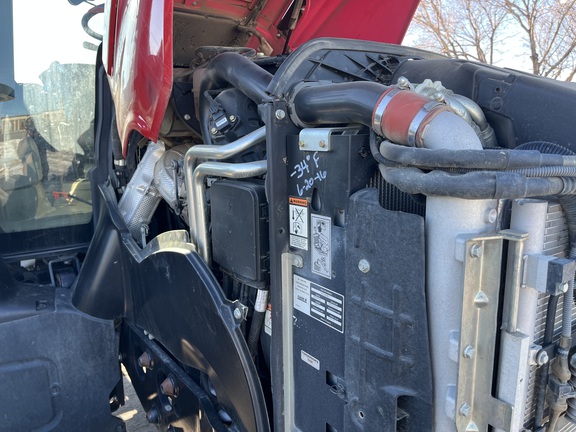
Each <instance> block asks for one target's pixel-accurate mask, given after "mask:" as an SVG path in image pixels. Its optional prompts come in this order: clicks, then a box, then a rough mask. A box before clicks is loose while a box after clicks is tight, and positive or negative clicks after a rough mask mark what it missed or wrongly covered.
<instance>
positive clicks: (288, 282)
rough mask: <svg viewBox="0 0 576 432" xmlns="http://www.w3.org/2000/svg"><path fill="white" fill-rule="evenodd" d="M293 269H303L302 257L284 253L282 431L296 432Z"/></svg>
mask: <svg viewBox="0 0 576 432" xmlns="http://www.w3.org/2000/svg"><path fill="white" fill-rule="evenodd" d="M294 267H298V268H302V267H304V260H303V259H302V256H300V255H297V254H292V253H290V252H285V253H283V254H282V304H283V307H282V364H283V366H284V373H283V381H284V407H283V408H284V430H285V431H286V432H296V431H299V429H298V428H297V427H296V425H295V420H294V407H295V404H296V402H295V385H294V357H293V356H294V327H293V321H292V320H293V312H294V287H293V280H294V271H293V270H294Z"/></svg>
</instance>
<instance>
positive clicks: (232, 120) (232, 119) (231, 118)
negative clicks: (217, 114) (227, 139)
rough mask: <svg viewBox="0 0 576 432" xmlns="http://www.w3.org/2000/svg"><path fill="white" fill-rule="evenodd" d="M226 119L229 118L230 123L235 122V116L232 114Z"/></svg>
mask: <svg viewBox="0 0 576 432" xmlns="http://www.w3.org/2000/svg"><path fill="white" fill-rule="evenodd" d="M228 120H230V123H235V122H236V120H237V118H236V116H235V115H234V114H232V115H231V116H230V117H228Z"/></svg>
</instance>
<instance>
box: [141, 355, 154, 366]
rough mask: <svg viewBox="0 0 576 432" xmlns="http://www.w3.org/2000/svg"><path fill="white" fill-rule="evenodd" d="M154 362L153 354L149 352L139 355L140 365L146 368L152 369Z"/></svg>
mask: <svg viewBox="0 0 576 432" xmlns="http://www.w3.org/2000/svg"><path fill="white" fill-rule="evenodd" d="M153 365H154V362H153V361H152V356H151V355H150V354H149V353H148V352H144V353H142V355H141V356H140V357H138V366H140V367H142V368H146V369H152V366H153Z"/></svg>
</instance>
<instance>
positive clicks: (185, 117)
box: [184, 114, 192, 121]
mask: <svg viewBox="0 0 576 432" xmlns="http://www.w3.org/2000/svg"><path fill="white" fill-rule="evenodd" d="M191 118H192V117H190V114H184V120H186V121H188V120H190V119H191Z"/></svg>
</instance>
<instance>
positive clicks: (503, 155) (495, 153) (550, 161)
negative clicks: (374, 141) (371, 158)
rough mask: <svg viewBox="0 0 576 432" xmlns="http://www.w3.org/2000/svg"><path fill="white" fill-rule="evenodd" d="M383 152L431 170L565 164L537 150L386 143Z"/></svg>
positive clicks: (551, 155) (381, 145)
mask: <svg viewBox="0 0 576 432" xmlns="http://www.w3.org/2000/svg"><path fill="white" fill-rule="evenodd" d="M380 153H381V154H382V156H384V157H385V158H386V159H389V160H392V161H394V162H397V163H400V164H403V165H413V166H421V167H429V168H463V169H471V168H478V169H486V170H510V169H517V168H528V167H542V166H549V165H554V166H556V165H562V164H563V163H564V157H563V156H562V155H559V154H543V153H540V152H539V151H537V150H504V149H498V150H445V149H427V148H415V147H406V146H402V145H399V144H393V143H391V142H390V141H386V140H384V141H382V143H381V144H380ZM575 168H576V167H575ZM539 177H545V176H539ZM557 177H559V176H557Z"/></svg>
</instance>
